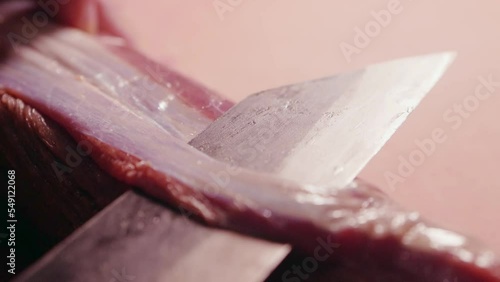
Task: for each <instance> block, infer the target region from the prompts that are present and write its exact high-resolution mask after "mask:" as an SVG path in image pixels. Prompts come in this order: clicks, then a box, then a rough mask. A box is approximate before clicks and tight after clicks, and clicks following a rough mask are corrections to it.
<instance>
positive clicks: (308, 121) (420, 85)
mask: <svg viewBox="0 0 500 282" xmlns="http://www.w3.org/2000/svg"><path fill="white" fill-rule="evenodd" d="M453 58H454V54H452V53H441V54H433V55H427V56H420V57H414V58H407V59H402V60H398V61H393V62H388V63H383V64H379V65H374V66H369V67H367V68H366V69H363V70H359V71H355V72H352V73H349V74H341V75H338V76H334V77H329V78H324V79H321V80H316V81H312V82H305V83H299V84H294V85H289V86H284V87H280V88H276V89H272V90H269V91H264V92H261V93H258V94H256V95H253V96H250V97H248V98H247V99H245V100H244V101H242V102H241V103H239V104H238V105H236V106H235V107H233V108H232V109H231V110H229V111H228V112H227V113H226V114H225V115H223V116H222V117H220V118H219V119H218V120H216V121H215V122H214V123H213V124H212V125H210V126H209V127H208V128H207V129H206V130H205V131H203V132H202V133H200V134H199V135H198V136H197V137H196V138H195V139H193V140H192V141H191V142H190V144H191V145H193V146H194V147H196V148H198V149H199V150H201V151H203V152H205V153H206V154H208V155H210V156H212V157H214V158H217V159H219V160H223V161H226V162H228V163H230V164H232V165H236V166H242V167H246V168H250V169H254V170H257V171H264V172H269V173H273V174H276V175H279V176H282V177H284V178H288V179H292V180H295V181H299V182H302V183H313V184H316V185H333V186H341V185H343V184H345V183H348V182H350V181H351V180H352V179H353V178H354V177H355V176H356V175H357V173H358V172H359V171H360V170H361V169H362V168H363V167H364V166H365V164H366V163H367V162H368V161H369V160H370V159H371V158H372V157H373V155H374V154H376V152H377V151H378V150H379V149H380V148H381V147H382V146H383V144H384V143H385V142H386V141H387V140H388V138H389V137H390V136H391V135H392V134H393V133H394V131H395V130H396V129H397V127H398V126H399V125H400V124H401V123H402V122H403V120H404V119H405V118H406V116H407V115H408V114H409V113H410V112H411V110H412V109H413V108H415V107H416V106H417V105H418V103H419V102H420V101H421V99H422V98H423V97H424V96H425V94H426V93H427V92H428V91H429V90H430V89H431V88H432V87H433V85H434V84H435V83H436V82H437V81H438V80H439V78H440V77H441V76H442V75H443V73H444V71H445V70H446V68H447V67H448V65H449V64H450V63H451V61H452V60H453ZM248 140H253V141H252V142H251V144H252V146H250V149H251V150H248V149H249V148H248V147H247V146H245V148H242V147H240V146H239V144H242V142H243V141H248ZM246 144H248V143H246ZM339 168H342V169H339ZM155 219H156V220H155ZM289 250H290V246H288V245H284V244H276V243H271V242H266V241H263V240H259V239H255V238H250V237H246V236H242V235H238V234H236V233H233V232H228V231H221V230H216V229H213V228H208V227H204V226H201V225H199V224H197V223H195V222H193V221H187V220H183V218H182V216H180V215H178V214H175V213H173V212H172V211H171V210H169V209H168V208H167V207H165V206H163V205H161V204H160V203H157V202H155V201H154V200H151V199H149V198H147V197H145V196H143V195H140V194H137V193H136V192H133V191H131V192H127V193H126V194H125V195H124V196H122V197H121V198H119V199H118V200H116V201H115V202H114V203H113V204H112V205H111V206H109V207H108V208H106V209H105V210H104V211H102V212H101V213H100V214H98V215H97V216H96V217H94V218H93V219H92V220H91V221H90V222H88V223H87V224H85V225H84V226H83V227H81V228H80V229H79V230H77V231H76V232H75V233H74V234H72V235H71V236H70V237H69V238H68V239H67V240H65V241H64V242H63V243H61V244H60V245H59V246H58V247H56V248H55V249H54V250H52V251H51V252H49V253H48V254H46V255H45V256H44V257H43V258H42V259H41V260H40V261H39V262H37V263H36V264H35V265H34V266H33V267H31V268H30V269H29V270H27V271H26V272H25V273H24V274H23V275H22V276H21V277H19V279H17V281H54V280H55V279H59V280H61V279H63V280H64V281H121V280H119V279H118V278H117V275H119V276H120V279H122V280H123V279H125V278H126V279H129V278H130V279H132V277H133V278H134V279H135V277H138V280H139V281H179V279H182V281H199V280H202V281H235V280H237V281H249V282H250V281H261V280H263V279H264V278H265V277H266V275H267V274H269V273H270V272H271V271H272V270H273V268H274V267H275V266H276V265H277V264H278V263H279V262H280V261H281V260H282V259H283V258H284V257H285V256H286V255H287V253H288V252H289ZM123 277H125V278H123ZM123 281H132V280H123Z"/></svg>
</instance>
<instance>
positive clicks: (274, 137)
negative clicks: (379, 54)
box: [190, 52, 455, 187]
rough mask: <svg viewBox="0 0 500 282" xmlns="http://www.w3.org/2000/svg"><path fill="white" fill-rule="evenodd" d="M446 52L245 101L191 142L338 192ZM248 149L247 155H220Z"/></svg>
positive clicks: (428, 84) (434, 75)
mask: <svg viewBox="0 0 500 282" xmlns="http://www.w3.org/2000/svg"><path fill="white" fill-rule="evenodd" d="M454 57H455V55H454V54H453V53H451V52H447V53H438V54H431V55H424V56H417V57H411V58H404V59H400V60H395V61H391V62H386V63H382V64H376V65H371V66H368V67H366V68H365V69H363V70H359V71H354V72H351V73H346V74H340V75H338V76H334V77H328V78H323V79H319V80H315V81H309V82H304V83H300V84H294V85H289V86H284V87H279V88H276V89H271V90H267V91H264V92H261V93H258V94H255V95H253V96H250V97H248V98H247V99H245V100H244V101H242V102H240V103H239V104H237V105H235V106H234V107H233V108H231V109H230V110H229V111H228V112H226V113H225V114H224V115H223V116H222V117H221V118H219V119H218V120H216V121H215V122H213V123H212V124H210V125H209V126H208V128H207V129H206V130H205V131H203V132H202V133H200V134H199V135H198V136H197V137H195V138H194V139H193V140H192V141H191V142H190V144H191V145H193V146H195V147H197V148H198V149H199V150H201V151H202V152H205V153H206V154H208V155H210V156H212V157H214V158H216V159H219V160H221V161H224V162H227V163H230V164H232V165H235V166H236V165H237V166H241V167H245V168H249V169H253V170H257V171H262V172H269V173H273V174H277V175H280V176H282V177H284V178H287V179H290V180H293V181H296V182H299V183H305V184H314V185H317V186H333V187H343V186H345V185H347V184H349V182H351V181H352V180H353V179H354V178H355V177H356V175H357V174H358V173H359V172H360V171H361V169H362V168H363V167H364V166H365V165H366V164H367V163H368V161H369V160H370V159H371V158H372V157H373V156H374V155H375V154H376V153H377V152H378V151H379V150H380V149H381V148H382V146H383V145H384V144H385V143H386V142H387V140H388V139H389V138H390V137H391V136H392V134H393V133H394V132H395V131H396V129H397V128H398V127H399V126H400V125H401V124H402V123H403V121H404V120H405V119H406V117H407V116H408V115H409V114H410V113H411V111H412V110H413V109H414V108H415V107H416V106H417V105H418V104H419V103H420V101H421V100H422V99H423V98H424V96H425V94H427V93H428V92H429V91H430V90H431V88H432V87H433V86H434V84H435V83H436V82H437V81H438V80H439V79H440V77H441V76H442V74H443V73H444V71H445V70H446V69H447V68H448V66H449V64H450V63H451V62H452V61H453V59H454ZM252 139H254V140H255V139H259V140H257V141H255V142H254V143H255V144H256V145H255V146H254V147H255V150H254V151H253V152H248V151H246V152H245V151H242V152H241V153H240V154H235V153H234V152H233V151H231V150H227V148H238V144H242V143H248V140H252Z"/></svg>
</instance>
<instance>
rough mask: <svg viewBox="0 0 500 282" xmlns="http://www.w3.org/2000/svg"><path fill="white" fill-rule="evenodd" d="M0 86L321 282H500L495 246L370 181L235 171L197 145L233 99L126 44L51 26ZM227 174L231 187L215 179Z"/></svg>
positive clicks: (162, 191) (136, 180) (166, 194)
mask: <svg viewBox="0 0 500 282" xmlns="http://www.w3.org/2000/svg"><path fill="white" fill-rule="evenodd" d="M4 46H5V45H4ZM0 88H1V89H3V90H4V91H5V92H6V93H8V94H9V95H10V96H12V97H15V98H17V99H20V100H22V101H24V103H26V104H28V105H30V106H32V107H33V108H35V109H37V111H39V112H40V113H42V114H43V115H45V116H46V117H48V118H50V119H52V120H54V121H55V122H57V123H58V124H59V126H61V127H62V128H64V129H65V130H66V131H67V132H68V133H69V135H71V136H72V138H74V140H75V142H77V144H81V143H82V142H83V143H85V144H87V145H88V146H89V148H90V150H89V154H90V156H91V157H92V159H93V160H94V161H95V163H97V164H98V165H99V167H100V169H102V170H103V171H105V172H107V173H108V174H109V175H111V176H113V177H114V178H115V179H117V180H119V181H121V182H123V183H125V184H127V185H131V186H135V187H138V188H140V189H142V190H143V191H145V192H146V193H148V194H150V195H152V196H154V197H157V198H159V199H161V200H163V201H164V202H165V203H167V204H169V205H170V206H172V207H174V208H179V209H183V210H187V211H189V213H190V214H193V215H194V216H195V217H196V218H197V219H200V220H202V221H204V222H205V223H206V224H209V225H213V226H218V227H222V228H228V229H232V230H235V231H239V232H243V233H246V234H250V235H254V236H259V237H262V238H266V239H269V240H276V241H280V242H287V243H290V244H292V245H293V246H294V247H295V248H297V249H298V250H301V251H302V252H303V253H305V254H308V255H309V256H310V257H311V258H314V259H316V260H317V261H325V262H323V264H325V263H326V264H327V265H329V266H331V269H332V270H333V269H335V271H332V274H331V275H330V276H328V275H327V276H326V277H327V278H326V279H337V280H336V281H377V280H378V281H431V282H434V281H435V282H438V281H439V282H444V281H447V282H451V281H453V282H455V281H457V282H466V281H467V282H468V281H471V282H472V281H500V266H499V263H498V260H497V257H496V256H495V254H494V253H492V252H491V251H490V250H488V249H487V248H484V247H482V246H481V245H480V244H478V243H476V242H475V241H474V240H472V239H469V238H467V237H465V236H463V235H461V234H457V233H455V232H452V231H448V230H444V229H441V228H439V227H435V226H433V225H432V224H430V223H428V222H427V221H425V220H423V219H422V218H421V217H420V215H419V214H418V213H415V212H408V211H404V210H403V209H401V208H400V207H398V206H397V205H396V204H394V203H393V202H392V201H391V200H390V199H389V198H388V197H387V196H386V195H385V194H383V193H382V192H380V191H379V190H378V189H376V188H374V187H372V186H370V185H368V184H366V183H363V182H361V181H357V182H353V183H352V184H351V185H348V186H347V187H317V186H311V185H305V184H301V183H295V182H291V181H287V180H285V179H280V178H278V177H276V176H273V175H269V174H265V173H257V172H254V171H251V170H245V169H238V170H237V172H235V171H234V168H232V167H230V166H228V165H227V164H225V163H223V162H220V161H217V160H215V159H213V158H211V157H209V156H207V155H205V154H203V153H202V152H200V151H198V150H196V149H195V148H193V147H191V146H190V145H189V144H188V143H187V142H188V141H189V140H190V139H192V138H193V137H194V136H196V135H197V134H198V133H200V132H201V131H202V130H203V129H204V128H206V126H207V125H208V124H209V123H210V122H211V120H212V119H213V118H216V117H217V116H219V115H220V114H222V113H223V112H224V111H225V110H227V109H228V108H229V107H230V106H231V103H230V102H228V101H226V100H224V99H223V98H221V97H219V96H217V95H216V94H214V93H213V92H211V91H210V90H208V89H206V88H204V87H203V86H200V85H198V84H196V83H194V82H192V81H190V80H188V79H186V78H184V77H183V76H181V75H179V74H177V73H175V72H173V71H171V70H169V69H167V68H165V67H163V66H160V65H158V64H155V63H153V62H151V61H149V60H147V59H146V58H144V57H142V56H141V55H138V54H136V53H134V52H133V51H130V50H128V49H127V48H126V47H124V46H109V45H106V44H104V43H102V41H101V40H99V39H98V38H95V37H92V36H90V35H87V34H84V33H83V32H81V31H78V30H74V29H70V28H63V27H57V26H51V27H50V28H48V29H47V30H45V31H44V32H41V33H39V34H38V35H37V36H36V38H33V39H32V40H29V42H27V43H26V44H15V45H14V48H13V50H11V52H10V53H9V54H7V55H6V56H5V58H3V60H2V62H1V63H0ZM2 126H7V125H3V124H2ZM221 173H225V175H228V178H227V179H226V180H227V181H224V182H221V181H215V178H214V175H220V174H221ZM319 247H322V248H324V249H323V251H325V252H322V253H321V254H320V253H318V248H319ZM327 269H328V267H327ZM339 269H340V271H339ZM327 273H328V271H327ZM335 277H336V278H335ZM279 279H282V280H283V281H301V279H303V278H300V276H297V274H295V273H293V272H291V271H288V272H287V271H285V272H284V273H283V275H282V277H280V278H279ZM381 279H382V280H381Z"/></svg>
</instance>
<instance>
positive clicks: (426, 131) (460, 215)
mask: <svg viewBox="0 0 500 282" xmlns="http://www.w3.org/2000/svg"><path fill="white" fill-rule="evenodd" d="M221 1H222V2H226V3H227V2H231V0H221ZM102 2H103V6H104V7H105V8H106V10H108V11H111V12H110V13H109V15H110V19H111V23H114V24H116V25H118V26H119V27H120V29H121V30H122V32H123V33H124V34H125V35H126V36H127V37H128V38H129V39H130V40H132V41H133V42H134V44H135V45H136V46H137V47H138V48H139V49H141V50H142V51H143V52H145V53H146V54H147V55H149V56H151V57H153V58H155V59H157V60H159V61H161V62H165V63H168V64H170V65H171V66H173V67H174V68H176V69H178V70H180V71H181V72H183V73H185V74H187V75H189V76H191V77H192V78H194V79H196V80H198V81H200V82H202V83H204V84H205V85H207V86H209V87H211V88H213V89H215V90H217V91H219V92H220V93H222V94H223V95H226V96H227V97H230V98H231V99H233V100H236V101H238V100H240V99H242V98H243V97H245V96H246V95H248V94H251V93H253V92H256V91H259V90H263V89H266V88H270V87H274V86H279V85H282V84H288V83H294V82H299V81H303V80H307V79H312V78H318V77H322V76H326V75H332V74H335V73H339V72H342V71H346V70H352V69H356V68H359V67H362V66H365V65H367V64H370V63H374V62H381V61H384V60H389V59H394V58H398V57H404V56H411V55H417V54H425V53H429V52H435V51H444V50H456V51H458V57H457V60H456V62H455V63H454V65H453V66H452V67H451V69H450V70H449V71H448V72H447V73H446V75H445V77H444V78H443V79H442V80H441V81H440V82H439V84H438V85H437V86H436V87H435V89H434V90H433V91H432V92H431V93H430V94H429V95H428V97H427V98H426V99H425V100H424V101H423V102H422V104H421V105H420V106H419V107H418V108H417V110H416V111H415V112H414V113H413V114H412V115H411V116H410V118H409V119H408V121H407V122H406V123H405V124H404V125H403V127H402V128H401V129H400V130H399V131H398V132H397V133H396V134H395V136H394V137H393V138H392V139H391V140H390V141H389V142H388V144H387V145H386V146H385V147H384V148H383V150H382V151H381V152H380V153H379V154H378V155H377V156H376V157H375V158H374V159H373V160H372V161H371V162H370V164H369V165H368V166H367V167H366V168H365V169H364V171H363V172H362V173H361V177H362V178H364V179H365V180H367V181H369V182H372V183H374V184H376V185H378V186H379V187H381V188H382V189H384V190H386V191H387V192H388V193H390V194H391V195H392V196H393V197H394V198H395V199H396V200H398V201H399V202H401V203H402V204H403V205H404V206H406V207H408V208H411V209H415V210H418V211H420V212H421V213H422V214H424V215H425V216H426V217H427V218H430V219H432V220H433V221H434V222H437V223H439V224H441V225H443V226H446V227H448V228H452V229H455V230H458V231H461V232H464V233H466V234H470V235H472V236H475V237H477V238H479V239H481V240H483V241H485V242H486V243H487V244H489V245H490V246H493V248H495V250H496V251H497V253H500V233H499V231H500V224H499V223H500V208H499V207H498V206H499V203H500V177H499V174H500V172H499V162H500V148H499V145H500V127H499V125H498V122H499V120H500V119H499V117H500V113H499V112H498V111H499V109H500V97H499V96H500V87H498V89H496V93H494V94H493V95H492V96H491V97H490V98H489V99H487V100H486V101H482V102H480V105H479V108H478V109H477V110H476V111H473V112H471V113H470V117H469V118H467V119H464V120H463V124H462V125H461V126H460V127H459V128H458V129H456V130H453V129H452V128H451V124H450V123H447V122H445V121H444V120H443V117H442V116H443V114H444V112H445V111H446V110H447V109H449V108H452V107H453V105H454V104H458V103H462V101H463V99H464V98H465V97H467V96H470V95H473V94H474V89H475V87H476V86H477V85H478V83H479V81H478V76H483V77H487V76H488V75H490V74H491V75H493V76H494V78H495V79H496V80H497V81H500V1H497V0H482V1H457V0H420V1H411V0H401V1H400V4H401V6H402V11H401V13H399V14H397V15H393V17H392V19H391V22H390V24H389V25H388V26H387V27H385V28H382V30H381V31H380V33H379V34H378V36H375V37H374V38H373V39H372V40H371V42H370V44H369V45H368V46H367V47H366V48H364V49H362V50H361V53H360V54H358V55H353V56H352V61H351V62H350V63H348V62H347V61H346V59H345V57H344V56H343V55H342V52H341V51H340V48H339V44H340V43H341V42H343V41H344V42H347V43H349V44H353V40H354V39H353V38H354V35H355V32H354V28H355V27H356V26H357V27H360V28H364V26H365V25H366V24H367V23H368V22H369V21H370V20H372V19H373V18H372V15H371V14H370V13H371V11H379V10H382V9H386V7H387V5H388V3H389V2H390V0H372V1H359V0H356V1H353V0H351V1H332V0H308V1H304V0H251V1H250V0H243V1H241V4H239V5H237V6H236V7H234V9H233V10H232V11H230V12H227V13H225V14H224V19H223V20H221V19H220V18H219V17H218V14H217V13H216V11H215V9H214V7H213V6H212V2H213V1H212V0H198V1H194V0H191V1H185V0H163V1H158V0H142V1H134V0H109V1H102ZM232 2H238V1H237V0H232ZM438 127H439V128H443V129H444V130H445V132H446V136H447V140H446V141H445V142H444V143H442V144H438V146H437V148H436V151H435V152H434V153H433V154H432V155H430V156H429V157H427V158H426V159H425V162H424V163H423V164H422V165H421V166H419V167H417V168H416V170H415V172H414V173H413V174H412V175H411V176H409V177H407V178H406V180H405V182H404V183H403V184H399V185H397V186H396V189H390V187H389V185H388V183H387V181H386V180H385V178H384V173H385V172H386V171H392V172H396V171H397V167H398V165H399V163H400V160H399V159H398V157H399V156H403V157H404V158H408V155H409V154H410V152H412V151H414V150H415V149H417V146H416V145H415V140H422V139H424V138H429V137H431V136H432V135H431V134H432V131H433V130H434V129H435V128H438Z"/></svg>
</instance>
